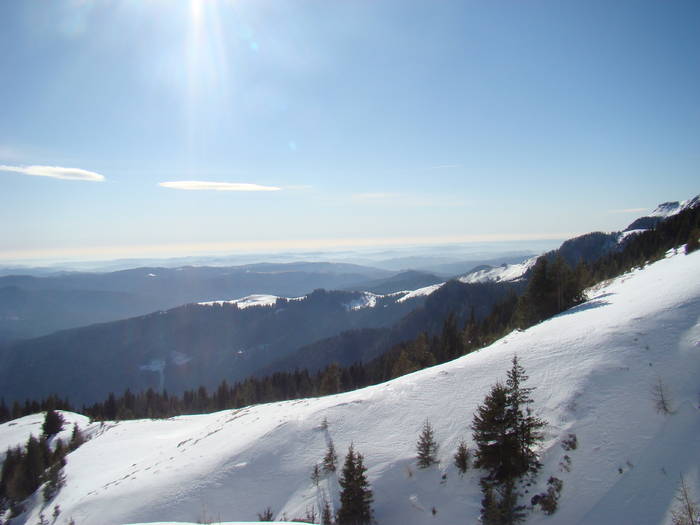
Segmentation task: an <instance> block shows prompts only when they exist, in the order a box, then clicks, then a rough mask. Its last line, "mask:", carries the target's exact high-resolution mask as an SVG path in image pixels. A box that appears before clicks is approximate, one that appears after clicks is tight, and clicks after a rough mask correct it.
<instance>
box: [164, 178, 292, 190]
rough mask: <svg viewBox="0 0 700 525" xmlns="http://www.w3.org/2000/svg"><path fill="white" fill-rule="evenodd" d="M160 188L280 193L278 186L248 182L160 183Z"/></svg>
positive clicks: (183, 181) (201, 181) (184, 181)
mask: <svg viewBox="0 0 700 525" xmlns="http://www.w3.org/2000/svg"><path fill="white" fill-rule="evenodd" d="M158 186H162V187H163V188H170V189H173V190H186V191H280V190H281V189H282V188H278V187H277V186H262V185H260V184H249V183H247V182H211V181H206V180H179V181H166V182H159V183H158Z"/></svg>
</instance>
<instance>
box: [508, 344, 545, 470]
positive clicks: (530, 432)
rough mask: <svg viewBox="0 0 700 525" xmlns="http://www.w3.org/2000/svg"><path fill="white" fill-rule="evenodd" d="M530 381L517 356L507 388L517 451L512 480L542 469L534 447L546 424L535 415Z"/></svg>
mask: <svg viewBox="0 0 700 525" xmlns="http://www.w3.org/2000/svg"><path fill="white" fill-rule="evenodd" d="M527 380H528V376H527V375H526V374H525V369H524V368H523V367H522V366H521V365H520V363H518V357H517V356H513V360H512V366H511V369H510V370H509V371H508V377H507V380H506V388H507V391H508V393H507V403H508V409H507V418H508V420H509V423H510V425H511V426H512V428H511V429H510V432H511V433H512V435H513V438H514V441H515V443H517V447H518V448H517V450H515V451H514V453H515V458H514V460H513V465H512V468H513V472H512V477H519V476H522V475H524V474H526V473H528V472H531V473H534V472H537V470H538V469H539V468H540V467H541V464H540V462H539V458H538V455H537V453H536V452H535V451H534V449H533V447H534V446H535V445H536V444H537V443H539V442H540V441H541V440H542V438H543V436H542V432H541V431H542V428H544V427H545V426H546V424H545V422H544V421H543V420H541V419H539V418H537V417H535V416H534V415H533V414H532V408H531V406H530V405H532V402H533V401H532V395H531V394H532V391H533V390H534V388H531V387H525V386H523V383H525V382H526V381H527Z"/></svg>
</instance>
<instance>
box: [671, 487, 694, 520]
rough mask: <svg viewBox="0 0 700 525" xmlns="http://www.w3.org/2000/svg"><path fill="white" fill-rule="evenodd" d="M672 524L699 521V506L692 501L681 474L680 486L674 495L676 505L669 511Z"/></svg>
mask: <svg viewBox="0 0 700 525" xmlns="http://www.w3.org/2000/svg"><path fill="white" fill-rule="evenodd" d="M671 519H672V522H673V525H697V524H698V523H700V507H698V504H697V503H696V502H695V501H693V498H692V497H691V495H690V490H689V489H688V485H687V484H686V482H685V478H683V476H681V486H680V487H679V489H678V495H677V496H676V506H675V508H674V509H673V511H671Z"/></svg>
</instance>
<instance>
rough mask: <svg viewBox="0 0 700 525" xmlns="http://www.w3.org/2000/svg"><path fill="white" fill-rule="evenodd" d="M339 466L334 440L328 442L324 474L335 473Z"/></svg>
mask: <svg viewBox="0 0 700 525" xmlns="http://www.w3.org/2000/svg"><path fill="white" fill-rule="evenodd" d="M337 465H338V454H336V452H335V446H333V440H332V439H329V440H328V448H327V449H326V455H325V456H323V470H324V472H327V473H329V472H335V470H336V468H337Z"/></svg>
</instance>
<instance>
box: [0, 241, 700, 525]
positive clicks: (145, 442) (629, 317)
mask: <svg viewBox="0 0 700 525" xmlns="http://www.w3.org/2000/svg"><path fill="white" fill-rule="evenodd" d="M699 270H700V251H696V252H694V253H693V254H691V255H684V254H682V252H679V254H677V255H674V254H669V256H668V257H667V258H666V259H663V260H661V261H659V262H657V263H654V264H651V265H649V266H647V267H646V268H644V269H639V270H635V271H633V272H631V273H628V274H625V275H623V276H621V277H619V278H617V279H615V280H612V281H610V282H608V283H604V284H602V285H599V286H597V287H596V288H594V289H591V290H589V292H588V301H587V302H585V303H584V304H581V305H579V306H577V307H575V308H573V309H571V310H568V311H566V312H564V313H562V314H560V315H558V316H556V317H554V318H552V319H550V320H548V321H545V322H543V323H541V324H539V325H537V326H534V327H532V328H530V329H528V330H526V331H523V332H513V333H511V334H510V335H508V336H507V337H505V338H503V339H501V340H499V341H498V342H496V343H495V344H493V345H491V346H489V347H487V348H484V349H482V350H479V351H477V352H474V353H472V354H469V355H467V356H464V357H462V358H459V359H457V360H455V361H452V362H449V363H446V364H443V365H439V366H435V367H432V368H429V369H426V370H422V371H419V372H415V373H413V374H409V375H407V376H404V377H401V378H399V379H396V380H393V381H390V382H387V383H384V384H381V385H376V386H372V387H368V388H365V389H362V390H357V391H354V392H349V393H345V394H338V395H334V396H328V397H322V398H315V399H303V400H297V401H286V402H280V403H273V404H267V405H258V406H253V407H247V408H243V409H239V410H228V411H224V412H218V413H214V414H208V415H197V416H181V417H176V418H172V419H167V420H138V421H122V422H114V423H104V424H99V423H91V424H87V423H86V422H85V421H84V420H82V419H80V417H79V416H75V415H67V419H70V421H74V420H77V421H82V422H83V423H82V424H83V425H85V427H84V430H85V433H86V434H87V435H88V436H90V437H91V439H90V440H89V441H87V442H86V443H85V444H84V445H83V446H82V447H80V448H79V449H77V450H76V451H74V452H72V453H70V454H69V455H68V456H67V465H66V467H65V474H66V485H65V487H63V488H62V489H61V491H60V492H59V493H58V495H57V496H56V498H55V499H54V500H53V501H51V502H49V503H48V505H45V504H44V502H43V500H42V497H41V491H37V493H36V494H35V496H34V500H32V502H31V503H30V505H29V506H28V510H27V512H26V513H25V514H23V515H21V516H19V517H17V518H15V519H13V520H12V521H11V523H12V525H24V524H28V525H35V524H36V523H38V522H39V515H40V513H44V515H46V516H51V514H52V510H53V508H54V507H55V506H59V507H60V509H61V512H60V514H59V515H58V517H57V519H56V520H55V521H53V523H55V524H56V525H67V524H69V523H70V522H71V520H73V521H74V523H75V525H122V524H127V523H128V524H132V523H154V522H167V523H171V522H207V523H212V522H213V523H218V522H219V521H221V522H232V521H236V520H240V521H254V520H256V519H257V514H258V513H260V512H262V511H264V510H265V509H266V508H267V507H270V508H271V509H272V510H273V511H274V515H275V518H276V519H279V520H281V519H283V518H284V517H285V516H286V517H287V518H290V519H291V518H294V517H296V516H304V514H305V513H306V512H307V511H308V510H309V509H310V508H312V507H315V508H316V513H317V514H318V513H319V508H320V505H321V504H322V502H323V499H324V497H327V498H328V499H329V500H330V502H331V505H332V506H337V505H338V494H339V487H338V482H337V477H336V476H335V475H334V474H333V475H325V476H323V477H322V479H321V481H320V482H319V484H318V486H315V484H314V483H313V482H312V481H311V479H310V474H311V470H312V467H313V465H314V464H316V463H318V462H320V461H321V459H322V457H323V455H324V453H325V451H326V446H327V442H328V441H329V440H332V441H333V443H334V445H335V448H336V450H337V451H338V455H339V459H340V462H341V464H342V458H343V456H344V454H345V452H346V451H347V449H348V446H349V445H350V443H353V444H354V447H355V449H356V450H357V451H359V452H361V453H362V454H363V456H364V459H365V465H366V466H367V467H368V476H369V480H370V483H371V485H372V489H373V491H374V512H375V518H376V521H377V523H378V524H380V525H399V524H400V525H404V524H417V525H420V524H428V523H429V524H436V525H437V524H454V523H476V522H477V519H478V516H479V510H480V500H481V493H480V489H479V483H478V480H479V477H480V475H481V474H480V472H479V471H478V470H475V469H470V470H469V471H468V472H467V473H466V474H465V475H464V476H460V474H459V473H458V471H457V469H456V467H455V466H454V465H453V459H452V457H453V455H454V453H455V451H456V449H457V444H458V443H459V441H460V440H461V439H465V440H466V441H467V443H468V444H469V446H470V447H472V445H473V442H472V435H471V429H470V425H471V423H472V418H473V414H474V411H475V409H476V407H477V406H478V405H479V404H481V403H482V402H483V399H484V396H485V395H486V394H487V393H488V391H489V389H490V387H491V385H493V384H494V383H495V382H496V381H499V380H500V381H503V380H504V379H505V374H506V371H507V370H508V369H509V368H510V362H511V360H512V358H513V356H514V355H517V356H518V359H519V361H520V363H521V364H522V365H523V366H524V367H525V370H526V372H527V373H528V375H529V377H530V379H529V381H528V383H527V386H531V387H535V390H534V392H533V397H534V400H535V403H534V408H535V412H536V414H537V415H538V416H539V417H541V418H543V419H544V420H546V421H547V422H548V426H547V427H546V429H545V439H544V441H543V443H542V446H541V448H540V452H541V457H542V461H543V464H544V466H543V468H542V470H541V472H540V474H539V476H538V478H537V486H533V487H531V493H530V495H532V494H535V493H539V492H542V491H543V490H544V489H545V487H546V481H547V478H548V477H549V476H556V477H558V478H560V479H561V480H562V481H563V490H562V493H561V499H560V501H559V509H558V510H557V512H556V513H555V514H554V515H552V516H546V515H545V514H544V513H543V512H541V511H539V510H533V511H532V512H531V513H530V514H529V516H528V518H527V520H526V523H532V524H539V523H552V524H559V523H561V524H578V523H580V524H602V525H605V524H620V523H630V524H632V523H634V524H650V525H651V524H669V523H670V511H671V508H672V507H673V503H674V495H675V494H676V491H677V488H678V485H679V481H680V476H683V477H684V478H685V480H686V482H687V483H688V484H689V486H690V487H691V489H692V491H693V492H694V495H695V499H696V500H697V499H698V498H699V497H700V472H699V467H700V439H699V438H698V436H700V406H699V405H700V380H699V379H698V378H700V271H699ZM659 385H661V387H662V388H663V390H664V394H665V396H666V398H667V400H668V402H669V404H670V410H671V412H670V413H663V412H662V411H659V409H658V407H657V404H658V403H657V402H658V399H657V394H658V392H657V389H658V388H659ZM76 418H78V419H76ZM426 419H428V420H429V421H430V422H431V424H432V426H433V428H434V430H435V437H436V439H437V441H438V443H439V446H440V448H439V452H438V456H439V459H440V463H439V465H438V466H433V467H430V468H428V469H418V468H417V467H416V460H415V455H416V441H417V438H418V434H419V432H420V430H421V427H422V426H423V423H424V422H425V421H426ZM41 421H42V416H41V415H34V416H28V417H25V418H22V419H19V420H15V421H13V422H10V423H5V424H3V425H0V443H2V445H3V447H7V446H9V445H16V444H21V443H24V442H25V441H26V439H27V438H28V436H29V434H30V433H32V432H34V433H35V434H38V433H39V432H40V426H41ZM324 421H326V422H327V425H326V424H324ZM570 434H575V435H576V436H577V442H578V446H577V448H576V449H575V450H565V449H564V447H562V443H563V441H564V440H565V439H567V437H568V436H569V435H570ZM3 452H4V449H3ZM565 456H568V458H569V459H566V457H565ZM526 499H528V501H529V495H528V497H527V498H526ZM167 520H171V521H167ZM207 520H208V521H207ZM49 522H51V518H49Z"/></svg>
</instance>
